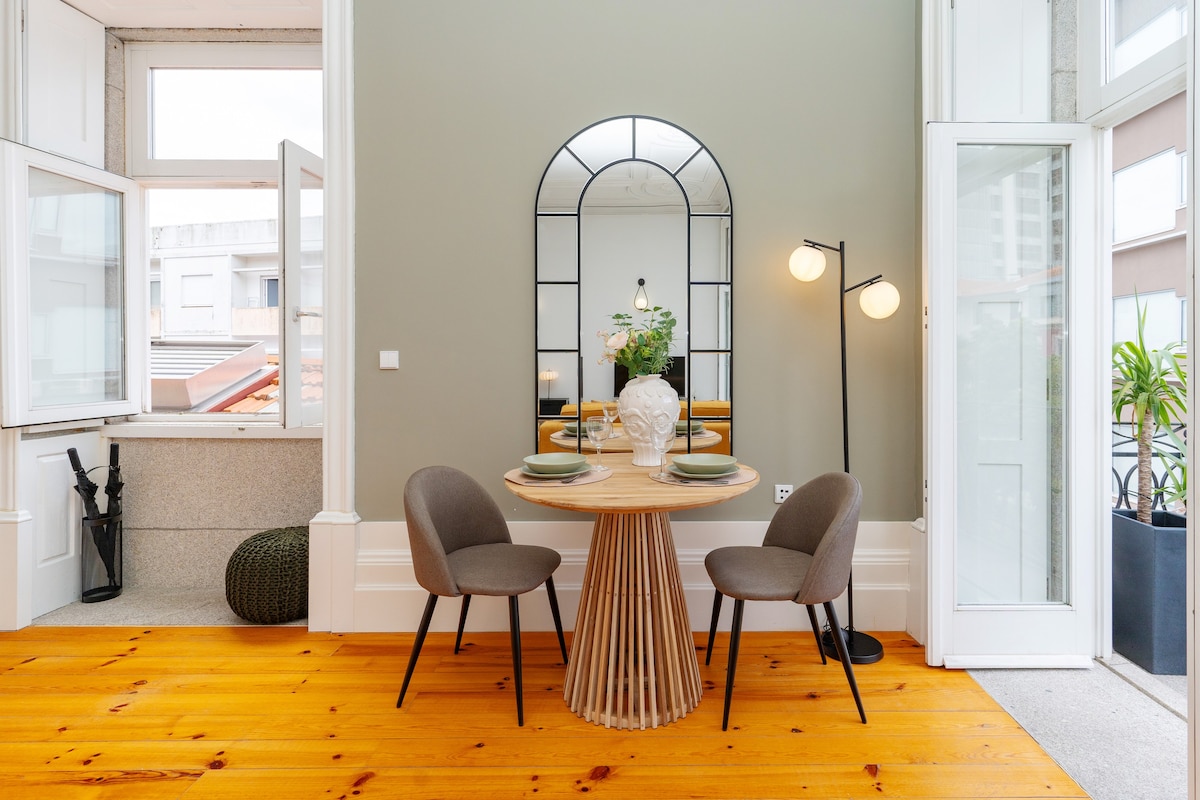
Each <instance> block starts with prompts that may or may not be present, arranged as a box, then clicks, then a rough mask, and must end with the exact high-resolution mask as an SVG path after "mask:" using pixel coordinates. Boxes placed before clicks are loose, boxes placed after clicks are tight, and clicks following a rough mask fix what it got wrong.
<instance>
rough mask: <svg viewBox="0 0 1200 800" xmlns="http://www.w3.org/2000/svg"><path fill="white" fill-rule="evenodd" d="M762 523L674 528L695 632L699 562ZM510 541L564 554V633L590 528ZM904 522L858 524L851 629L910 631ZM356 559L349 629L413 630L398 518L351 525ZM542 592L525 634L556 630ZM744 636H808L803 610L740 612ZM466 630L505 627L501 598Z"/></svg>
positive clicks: (481, 608) (442, 606) (703, 601)
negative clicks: (355, 527)
mask: <svg viewBox="0 0 1200 800" xmlns="http://www.w3.org/2000/svg"><path fill="white" fill-rule="evenodd" d="M766 528H767V523H766V522H673V523H672V533H673V536H674V540H675V546H676V554H677V556H678V558H679V568H680V576H681V578H682V580H683V585H684V593H685V596H686V598H687V606H688V617H689V620H690V622H691V627H692V630H707V629H708V624H709V619H710V616H711V614H712V601H713V588H712V583H711V582H710V581H709V579H708V573H707V572H706V571H705V569H704V557H705V556H706V555H707V554H708V552H709V551H710V550H712V549H713V548H716V547H724V546H727V545H737V544H743V545H744V544H755V545H756V544H759V543H760V542H762V537H763V533H764V532H765V531H766ZM510 529H511V531H512V536H513V540H514V541H517V542H521V543H522V544H540V545H544V546H547V547H553V548H554V549H556V550H558V552H559V553H560V554H561V555H562V566H560V567H559V568H558V571H557V572H555V573H554V585H555V589H556V594H557V595H558V602H559V607H560V609H561V612H562V617H563V625H564V627H565V628H566V629H567V630H570V629H572V628H573V627H574V624H575V612H576V608H577V607H578V605H579V595H580V587H581V585H582V583H583V574H584V567H585V565H586V563H587V554H588V544H589V542H590V540H591V533H592V523H590V522H570V523H562V522H514V523H510ZM911 531H912V529H911V527H910V524H909V523H908V522H863V523H861V524H860V526H859V533H858V546H857V547H856V548H855V552H854V626H855V628H857V629H859V630H864V631H872V630H874V631H903V630H906V628H907V625H908V620H907V618H906V617H907V615H906V610H907V608H908V605H909V601H908V595H909V558H910V554H909V546H910V534H911ZM358 542H359V548H358V559H357V562H356V566H355V583H354V610H353V620H354V622H353V626H352V630H354V631H363V632H365V631H414V630H416V627H417V624H418V623H419V622H420V618H421V612H422V610H423V609H424V607H425V601H426V598H427V597H428V594H427V593H426V592H425V590H424V589H422V588H421V587H420V586H419V585H418V584H417V582H416V580H415V579H414V577H413V572H412V557H411V554H410V552H409V549H408V534H407V531H406V529H405V527H404V523H403V522H399V521H397V522H390V521H389V522H362V523H359V525H358ZM836 607H837V612H838V615H839V616H840V618H841V622H842V624H843V625H845V624H847V623H848V621H849V620H848V618H847V609H846V598H845V596H843V597H842V598H841V599H840V600H839V601H837V605H836ZM458 608H459V602H458V600H456V599H452V598H442V599H441V600H440V601H439V604H438V606H437V610H436V611H435V613H434V617H433V622H432V624H431V626H430V630H434V631H453V630H455V628H456V626H457V624H458ZM732 608H733V604H732V603H730V602H726V603H725V604H724V608H723V610H722V619H721V621H720V623H719V624H720V629H721V630H728V629H729V618H730V614H731V613H732ZM553 627H554V626H553V620H552V617H551V615H550V608H549V603H548V602H547V601H546V597H545V591H544V590H541V589H539V590H537V591H535V592H532V593H531V594H530V595H528V596H527V597H523V598H522V601H521V628H522V629H523V630H528V631H535V630H553ZM743 627H744V629H745V630H788V629H796V630H807V629H808V617H807V614H806V613H805V611H804V609H802V608H800V607H798V606H796V605H794V604H792V603H753V604H751V605H749V606H747V609H746V615H745V618H744V620H743ZM468 628H469V629H470V630H472V631H505V630H508V606H507V602H506V601H505V600H504V598H492V597H478V598H475V599H473V600H472V602H471V618H470V621H469V623H468Z"/></svg>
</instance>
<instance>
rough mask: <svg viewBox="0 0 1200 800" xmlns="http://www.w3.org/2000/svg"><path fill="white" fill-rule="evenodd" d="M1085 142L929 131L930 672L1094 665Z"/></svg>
mask: <svg viewBox="0 0 1200 800" xmlns="http://www.w3.org/2000/svg"><path fill="white" fill-rule="evenodd" d="M1092 136H1093V134H1092V131H1091V129H1090V128H1089V127H1088V126H1086V125H1044V124H1034V125H1023V124H972V123H957V124H954V123H946V124H942V123H935V124H932V125H930V131H929V137H928V146H929V149H928V158H929V163H930V165H931V174H932V175H933V180H932V181H931V183H930V187H929V195H928V203H929V207H928V215H927V219H928V220H929V221H930V222H929V225H930V227H929V239H928V242H929V263H928V271H927V278H926V281H927V297H928V315H929V316H928V326H927V341H926V353H927V368H928V374H929V384H928V386H929V389H928V397H927V403H926V408H927V414H928V416H927V420H926V424H927V428H926V430H927V431H928V445H927V452H928V454H929V460H928V467H927V476H928V484H929V489H928V507H927V514H928V516H927V518H928V522H929V537H930V538H929V543H930V576H931V585H930V608H931V617H930V635H929V646H928V649H927V657H928V659H929V661H930V663H933V664H945V665H946V666H953V667H986V666H1008V667H1019V666H1045V667H1049V666H1066V667H1076V666H1077V667H1082V666H1087V665H1089V664H1090V663H1091V659H1092V657H1093V656H1094V655H1095V654H1096V642H1097V632H1098V630H1099V621H1098V608H1099V604H1098V602H1097V600H1098V598H1097V596H1096V595H1097V591H1096V585H1097V581H1096V578H1095V575H1096V574H1097V553H1099V552H1100V545H1101V542H1102V531H1103V525H1102V523H1103V522H1104V521H1105V520H1106V519H1107V507H1106V504H1105V503H1104V500H1103V496H1102V494H1103V493H1102V491H1101V489H1102V487H1105V486H1107V483H1106V481H1105V480H1104V476H1105V472H1104V468H1103V463H1102V462H1103V460H1104V454H1103V453H1102V452H1101V448H1100V445H1101V443H1103V442H1106V441H1107V438H1106V437H1105V435H1104V432H1105V430H1106V428H1105V425H1104V423H1105V422H1106V421H1107V416H1106V414H1105V408H1106V406H1105V400H1106V395H1105V393H1104V392H1103V385H1102V384H1103V375H1104V373H1103V371H1102V365H1103V364H1104V363H1106V358H1107V352H1106V348H1104V347H1101V346H1100V343H1101V342H1106V341H1108V339H1107V337H1105V336H1102V333H1103V331H1102V330H1101V328H1102V325H1103V318H1104V317H1103V314H1101V313H1100V309H1101V308H1102V306H1101V304H1100V301H1099V298H1100V296H1101V292H1100V290H1101V288H1102V287H1103V285H1104V284H1103V281H1102V279H1101V270H1100V269H1099V263H1098V261H1097V259H1096V256H1095V248H1094V246H1093V244H1092V241H1093V235H1094V233H1093V231H1094V223H1093V221H1092V213H1091V211H1090V209H1091V208H1092V207H1093V202H1092V198H1093V197H1094V192H1093V190H1092V184H1093V179H1092V175H1093V171H1094V165H1093V163H1092V152H1093V147H1092ZM1102 506H1104V508H1102ZM1102 511H1103V512H1104V513H1102Z"/></svg>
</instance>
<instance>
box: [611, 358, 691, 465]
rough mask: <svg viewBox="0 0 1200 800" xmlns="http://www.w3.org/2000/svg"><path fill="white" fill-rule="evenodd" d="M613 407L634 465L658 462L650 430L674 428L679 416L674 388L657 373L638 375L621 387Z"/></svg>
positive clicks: (653, 431)
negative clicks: (615, 409) (629, 448)
mask: <svg viewBox="0 0 1200 800" xmlns="http://www.w3.org/2000/svg"><path fill="white" fill-rule="evenodd" d="M617 408H618V409H619V414H620V416H621V424H622V426H623V430H624V432H625V435H626V436H628V437H629V442H630V444H632V445H633V464H634V466H635V467H656V466H658V464H659V454H658V450H656V449H655V447H654V434H655V433H656V432H657V433H658V434H659V435H662V434H663V433H665V432H667V431H669V430H672V429H674V427H675V422H676V420H678V419H679V395H678V394H677V393H676V392H675V389H674V388H672V386H671V384H669V383H667V382H666V381H665V380H663V377H662V376H661V375H638V376H637V377H636V378H634V379H633V380H631V381H630V382H629V383H627V384H625V388H624V389H622V390H621V394H620V396H619V397H618V398H617Z"/></svg>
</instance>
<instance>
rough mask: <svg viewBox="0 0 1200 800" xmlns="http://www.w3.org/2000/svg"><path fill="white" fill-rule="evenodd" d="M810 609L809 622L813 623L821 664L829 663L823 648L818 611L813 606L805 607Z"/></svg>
mask: <svg viewBox="0 0 1200 800" xmlns="http://www.w3.org/2000/svg"><path fill="white" fill-rule="evenodd" d="M805 608H807V609H808V621H809V622H811V623H812V629H813V638H814V639H816V640H817V652H818V653H820V654H821V663H822V664H825V663H828V662H826V660H825V648H824V647H822V646H821V626H820V625H819V624H818V623H817V609H815V608H813V607H812V606H805Z"/></svg>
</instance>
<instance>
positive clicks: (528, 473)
mask: <svg viewBox="0 0 1200 800" xmlns="http://www.w3.org/2000/svg"><path fill="white" fill-rule="evenodd" d="M591 468H592V465H591V464H581V465H580V466H579V467H578V468H577V469H572V470H568V471H566V472H534V471H533V470H531V469H530V468H529V467H527V466H525V465H524V464H522V465H521V474H522V475H524V476H525V477H526V478H539V479H542V480H551V481H552V480H554V479H555V478H569V477H571V476H572V475H582V474H583V473H585V472H587V471H588V470H590V469H591Z"/></svg>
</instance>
